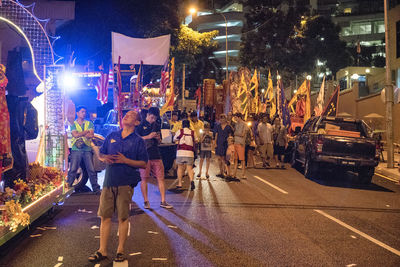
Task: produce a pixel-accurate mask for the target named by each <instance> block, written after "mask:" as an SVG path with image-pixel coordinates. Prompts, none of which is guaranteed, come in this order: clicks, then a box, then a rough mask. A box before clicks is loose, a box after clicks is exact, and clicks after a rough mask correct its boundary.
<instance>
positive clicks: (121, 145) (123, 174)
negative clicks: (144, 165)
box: [100, 130, 148, 187]
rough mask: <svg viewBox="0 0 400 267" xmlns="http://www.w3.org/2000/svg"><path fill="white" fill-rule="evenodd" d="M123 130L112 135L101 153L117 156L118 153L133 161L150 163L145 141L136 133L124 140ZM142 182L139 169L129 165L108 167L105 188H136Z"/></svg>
mask: <svg viewBox="0 0 400 267" xmlns="http://www.w3.org/2000/svg"><path fill="white" fill-rule="evenodd" d="M121 133H122V130H120V131H116V132H112V133H110V134H109V135H108V136H107V138H106V140H104V143H103V146H102V147H101V148H100V153H101V154H105V155H117V154H118V152H119V153H121V154H123V155H124V156H125V157H127V158H129V159H132V160H139V161H145V162H147V161H148V155H147V151H146V145H145V143H144V141H143V139H142V138H141V137H140V136H138V135H137V134H136V133H131V134H130V135H128V136H127V137H125V138H122V135H121ZM139 182H140V173H139V169H138V168H135V167H132V166H129V165H127V164H120V163H118V164H111V165H107V168H106V175H105V178H104V184H103V187H111V186H124V185H130V186H132V187H135V186H136V185H137V184H138V183H139Z"/></svg>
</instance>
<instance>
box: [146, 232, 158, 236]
mask: <svg viewBox="0 0 400 267" xmlns="http://www.w3.org/2000/svg"><path fill="white" fill-rule="evenodd" d="M147 233H149V234H153V235H158V232H153V231H147Z"/></svg>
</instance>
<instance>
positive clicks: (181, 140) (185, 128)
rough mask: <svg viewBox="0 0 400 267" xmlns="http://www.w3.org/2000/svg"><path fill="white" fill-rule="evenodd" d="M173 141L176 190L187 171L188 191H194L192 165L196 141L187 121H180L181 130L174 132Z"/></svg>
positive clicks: (180, 186) (179, 187)
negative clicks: (176, 171) (176, 165)
mask: <svg viewBox="0 0 400 267" xmlns="http://www.w3.org/2000/svg"><path fill="white" fill-rule="evenodd" d="M174 141H178V147H177V150H176V164H178V185H177V186H176V188H177V189H181V188H182V177H183V174H184V173H185V170H186V169H187V172H188V175H189V178H190V189H191V190H194V189H195V185H194V181H193V176H194V173H193V163H194V148H195V143H196V140H195V137H194V131H192V130H191V129H190V122H189V120H183V121H182V129H180V130H179V131H177V132H176V134H175V137H174Z"/></svg>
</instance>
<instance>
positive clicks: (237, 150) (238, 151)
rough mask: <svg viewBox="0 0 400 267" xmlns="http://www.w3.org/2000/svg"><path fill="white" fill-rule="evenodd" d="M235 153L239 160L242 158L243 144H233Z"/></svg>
mask: <svg viewBox="0 0 400 267" xmlns="http://www.w3.org/2000/svg"><path fill="white" fill-rule="evenodd" d="M235 153H236V156H237V157H238V159H239V160H244V145H241V144H235Z"/></svg>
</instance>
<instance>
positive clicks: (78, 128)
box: [71, 120, 92, 147]
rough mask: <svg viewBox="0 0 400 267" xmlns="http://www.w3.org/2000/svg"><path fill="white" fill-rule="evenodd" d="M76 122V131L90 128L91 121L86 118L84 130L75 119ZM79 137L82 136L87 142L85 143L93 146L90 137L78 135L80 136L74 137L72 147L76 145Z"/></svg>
mask: <svg viewBox="0 0 400 267" xmlns="http://www.w3.org/2000/svg"><path fill="white" fill-rule="evenodd" d="M74 124H75V127H76V131H77V132H78V133H80V132H83V131H86V130H87V129H88V128H89V125H90V121H86V120H85V121H84V123H83V130H82V127H81V126H80V125H79V123H78V122H77V121H74ZM79 138H82V140H83V142H84V143H85V145H87V146H88V147H91V145H92V141H91V140H90V139H88V138H86V137H78V138H76V137H72V141H71V147H73V146H74V145H75V143H76V141H77V140H78V139H79Z"/></svg>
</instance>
